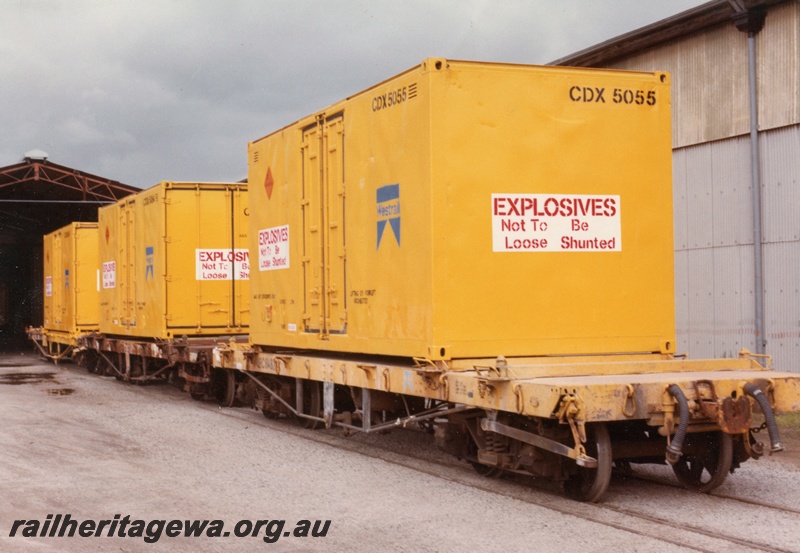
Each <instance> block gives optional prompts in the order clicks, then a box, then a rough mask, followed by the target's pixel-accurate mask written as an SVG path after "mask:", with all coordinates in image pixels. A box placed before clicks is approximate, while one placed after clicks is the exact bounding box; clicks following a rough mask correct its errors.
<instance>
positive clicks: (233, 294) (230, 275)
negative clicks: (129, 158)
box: [99, 182, 249, 339]
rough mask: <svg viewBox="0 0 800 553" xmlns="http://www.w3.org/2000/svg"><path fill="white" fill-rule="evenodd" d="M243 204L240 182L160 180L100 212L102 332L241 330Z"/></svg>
mask: <svg viewBox="0 0 800 553" xmlns="http://www.w3.org/2000/svg"><path fill="white" fill-rule="evenodd" d="M247 202H248V200H247V185H246V184H241V183H238V184H237V183H186V182H162V183H160V184H158V185H156V186H153V187H152V188H149V189H147V190H144V191H142V192H140V193H138V194H136V195H134V196H129V197H127V198H125V199H123V200H121V201H119V202H117V203H116V204H113V205H110V206H106V207H103V208H101V209H100V210H99V224H100V261H101V279H100V280H101V290H100V331H101V332H102V333H104V334H109V335H122V336H137V337H146V338H160V339H169V338H174V337H180V336H183V335H187V336H206V335H227V334H242V333H246V332H247V326H248V323H249V306H248V297H249V292H248V278H249V260H248V258H249V256H248V250H247V227H248V225H247V217H248V215H249V212H248V203H247Z"/></svg>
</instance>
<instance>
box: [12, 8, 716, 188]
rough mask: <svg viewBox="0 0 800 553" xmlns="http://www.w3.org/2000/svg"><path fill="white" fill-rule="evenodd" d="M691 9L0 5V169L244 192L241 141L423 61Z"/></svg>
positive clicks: (497, 53) (604, 30) (601, 33)
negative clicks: (66, 169) (69, 170)
mask: <svg viewBox="0 0 800 553" xmlns="http://www.w3.org/2000/svg"><path fill="white" fill-rule="evenodd" d="M702 3H703V2H702V1H698V0H605V1H603V0H557V1H553V0H392V1H383V0H340V1H336V0H327V1H323V0H319V1H305V0H261V1H258V0H248V1H240V0H225V1H215V0H196V1H173V0H136V1H133V0H129V1H121V0H120V1H115V0H69V1H67V0H61V1H56V0H49V1H48V0H0V29H1V31H0V76H2V81H0V107H1V108H2V109H1V110H0V130H1V131H2V132H0V166H5V165H11V164H13V163H17V162H18V161H20V160H21V159H22V157H23V154H24V153H25V152H27V151H29V150H31V149H34V148H38V149H42V150H44V151H46V152H47V153H48V154H49V155H50V160H51V161H53V162H54V163H59V164H62V165H67V166H70V167H73V168H76V169H80V170H83V171H87V172H89V173H93V174H96V175H99V176H103V177H106V178H110V179H113V180H118V181H120V182H123V183H126V184H131V185H134V186H138V187H141V188H147V187H149V186H151V185H153V184H155V183H157V182H159V181H162V180H199V181H225V180H240V179H242V178H245V177H246V176H247V142H248V141H250V140H254V139H257V138H260V137H261V136H264V135H266V134H268V133H270V132H271V131H273V130H275V129H278V128H280V127H282V126H284V125H286V124H288V123H291V122H292V121H295V120H296V119H299V118H300V117H302V116H304V115H307V114H310V113H313V112H314V111H317V110H320V109H321V108H324V107H326V106H327V105H329V104H332V103H334V102H336V101H338V100H340V99H342V98H344V97H346V96H349V95H351V94H353V93H355V92H358V91H360V90H362V89H364V88H367V87H369V86H371V85H373V84H375V83H377V82H380V81H382V80H385V79H387V78H389V77H391V76H393V75H395V74H397V73H400V72H401V71H404V70H406V69H408V68H410V67H413V66H415V65H417V64H418V63H420V62H421V61H422V60H423V59H424V58H427V57H444V58H453V59H466V60H480V61H497V62H513V63H532V64H544V63H547V62H550V61H553V60H555V59H558V58H561V57H563V56H566V55H568V54H571V53H573V52H576V51H578V50H581V49H583V48H586V47H589V46H592V45H594V44H597V43H598V42H602V41H604V40H607V39H609V38H612V37H615V36H617V35H620V34H623V33H626V32H628V31H632V30H634V29H637V28H639V27H642V26H644V25H647V24H650V23H653V22H655V21H658V20H660V19H663V18H665V17H669V16H671V15H674V14H676V13H679V12H681V11H684V10H686V9H689V8H691V7H694V6H697V5H699V4H702Z"/></svg>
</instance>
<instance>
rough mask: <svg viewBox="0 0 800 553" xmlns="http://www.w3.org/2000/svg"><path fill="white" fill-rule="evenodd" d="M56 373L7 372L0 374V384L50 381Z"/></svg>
mask: <svg viewBox="0 0 800 553" xmlns="http://www.w3.org/2000/svg"><path fill="white" fill-rule="evenodd" d="M55 376H56V373H7V374H0V384H12V385H16V384H38V383H39V382H44V381H48V382H52V381H53V380H54V379H55Z"/></svg>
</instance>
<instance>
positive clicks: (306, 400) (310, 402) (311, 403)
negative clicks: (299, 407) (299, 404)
mask: <svg viewBox="0 0 800 553" xmlns="http://www.w3.org/2000/svg"><path fill="white" fill-rule="evenodd" d="M297 385H298V386H300V385H302V386H303V406H304V407H305V409H304V412H305V414H306V415H311V416H312V417H322V386H321V385H320V383H319V382H317V381H314V380H306V381H302V380H298V381H297ZM300 423H301V424H302V425H303V428H308V429H309V430H316V429H317V428H320V427H321V426H322V422H320V421H315V420H311V419H306V418H303V417H300Z"/></svg>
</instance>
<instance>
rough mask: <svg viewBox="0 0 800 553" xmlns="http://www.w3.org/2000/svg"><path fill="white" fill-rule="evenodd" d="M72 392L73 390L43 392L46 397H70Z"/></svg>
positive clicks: (61, 389)
mask: <svg viewBox="0 0 800 553" xmlns="http://www.w3.org/2000/svg"><path fill="white" fill-rule="evenodd" d="M74 391H75V390H74V389H73V388H48V389H47V390H45V392H47V395H48V396H71V395H72V393H73V392H74Z"/></svg>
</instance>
